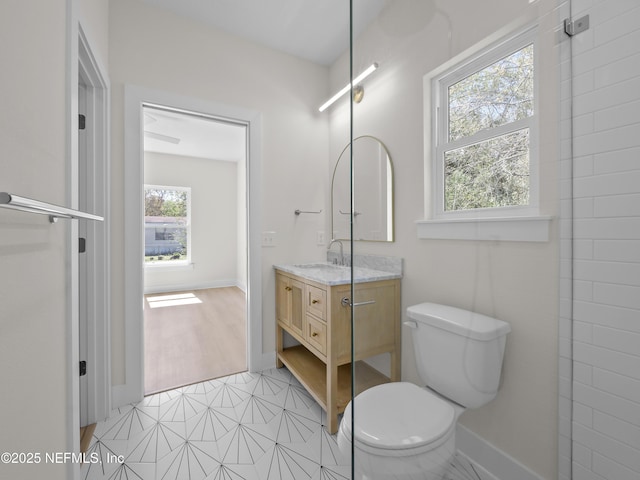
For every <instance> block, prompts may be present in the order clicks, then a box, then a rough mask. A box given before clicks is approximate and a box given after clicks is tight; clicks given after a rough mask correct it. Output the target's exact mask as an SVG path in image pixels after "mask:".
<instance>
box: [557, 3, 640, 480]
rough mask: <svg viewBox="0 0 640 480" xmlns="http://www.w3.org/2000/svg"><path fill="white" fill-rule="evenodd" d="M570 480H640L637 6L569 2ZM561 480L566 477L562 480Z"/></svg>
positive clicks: (639, 74)
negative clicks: (584, 24)
mask: <svg viewBox="0 0 640 480" xmlns="http://www.w3.org/2000/svg"><path fill="white" fill-rule="evenodd" d="M572 8H573V12H572V16H573V18H579V17H580V16H582V15H584V14H589V16H590V27H589V30H587V31H586V32H584V33H581V34H579V35H577V36H575V37H574V39H573V45H572V47H573V71H574V81H573V111H574V124H573V125H574V126H573V128H574V145H573V148H574V184H573V197H574V202H573V209H574V219H575V221H574V230H573V232H574V239H575V240H574V261H573V267H574V281H573V294H574V303H573V318H574V324H573V359H574V363H573V380H574V381H573V440H574V443H573V479H575V480H605V479H606V480H609V479H613V478H615V479H616V480H631V479H637V478H640V413H639V412H640V162H639V161H638V156H639V155H640V140H639V139H640V120H639V117H638V107H639V106H640V49H639V48H638V45H640V6H639V5H638V3H637V2H610V1H605V0H597V1H591V0H589V1H588V0H573V5H572ZM563 478H564V477H563Z"/></svg>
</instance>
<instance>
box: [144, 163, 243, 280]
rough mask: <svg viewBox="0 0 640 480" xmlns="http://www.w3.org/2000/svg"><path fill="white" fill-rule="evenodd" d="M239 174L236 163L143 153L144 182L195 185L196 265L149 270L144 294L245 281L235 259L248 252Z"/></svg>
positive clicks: (193, 246) (193, 258)
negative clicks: (241, 229)
mask: <svg viewBox="0 0 640 480" xmlns="http://www.w3.org/2000/svg"><path fill="white" fill-rule="evenodd" d="M237 176H238V165H237V163H235V162H224V161H219V160H210V159H204V158H194V157H181V156H176V155H164V154H159V153H153V152H145V155H144V178H145V183H147V184H150V185H170V186H177V187H190V188H191V262H192V264H193V265H190V266H188V267H180V268H171V267H170V268H169V269H166V268H163V267H149V268H145V271H144V288H145V292H169V291H176V290H182V289H198V288H215V287H222V286H230V285H237V286H241V285H242V278H241V275H239V272H238V271H237V268H238V260H237V257H238V255H245V256H246V251H239V248H238V247H239V242H238V237H237V233H238V223H242V222H244V221H245V217H246V212H244V211H243V212H239V210H238V179H237ZM240 246H241V245H240Z"/></svg>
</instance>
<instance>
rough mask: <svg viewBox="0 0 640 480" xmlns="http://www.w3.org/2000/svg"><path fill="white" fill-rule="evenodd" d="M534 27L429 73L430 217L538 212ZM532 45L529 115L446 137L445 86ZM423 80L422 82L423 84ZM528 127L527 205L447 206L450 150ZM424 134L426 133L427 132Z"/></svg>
mask: <svg viewBox="0 0 640 480" xmlns="http://www.w3.org/2000/svg"><path fill="white" fill-rule="evenodd" d="M536 37H537V28H536V26H529V27H528V28H526V29H524V30H522V31H519V32H517V33H515V34H512V35H510V36H507V37H504V38H502V39H501V40H499V41H497V42H495V43H493V44H491V45H489V46H487V47H484V48H482V49H480V50H478V51H476V52H474V53H472V54H470V55H467V56H466V57H465V58H464V59H463V60H461V61H457V62H456V63H455V64H453V65H452V66H451V67H449V68H447V69H446V70H444V71H442V72H440V73H439V74H437V75H434V76H433V77H431V80H430V82H428V83H429V84H430V89H431V105H430V106H429V109H428V110H427V109H425V113H426V114H429V115H431V118H432V119H433V120H432V122H431V125H432V128H431V132H430V150H431V151H430V152H429V154H430V155H429V154H428V155H427V158H429V156H430V158H431V159H432V161H431V169H432V174H431V177H432V185H431V186H432V188H431V199H430V200H431V205H432V212H431V214H432V219H434V220H439V221H443V220H452V221H453V220H463V219H476V218H477V219H482V218H501V219H505V218H522V217H527V216H537V215H538V214H539V201H540V199H539V159H538V151H539V146H538V142H539V132H538V130H539V128H538V119H539V89H538V83H539V80H538V78H539V60H538V58H539V48H538V44H537V38H536ZM528 45H533V62H534V63H533V68H534V78H533V115H532V116H530V117H527V118H525V119H520V120H517V121H515V122H511V123H508V124H506V125H500V126H498V127H493V128H488V129H484V130H480V131H479V132H476V133H474V134H472V135H470V136H467V137H463V138H461V139H456V140H454V141H449V139H448V122H449V108H448V106H449V104H448V90H449V87H450V86H452V85H454V84H455V83H457V82H459V81H461V80H463V79H465V78H467V77H468V76H470V75H473V74H474V73H477V72H479V71H481V70H483V69H484V68H486V67H488V66H490V65H492V64H494V63H495V62H497V61H499V60H501V59H503V58H505V57H507V56H509V55H511V54H513V53H515V52H517V51H519V50H521V49H523V48H525V47H526V46H528ZM426 84H427V82H425V85H426ZM525 128H528V129H529V203H528V205H518V206H504V207H489V208H475V209H469V210H455V211H447V210H445V209H444V207H445V189H444V184H445V178H444V156H445V153H446V152H448V151H452V150H455V149H457V148H460V147H464V146H469V145H475V144H478V143H480V142H484V141H487V140H490V139H493V138H496V137H499V136H502V135H507V134H509V133H513V132H515V131H519V130H522V129H525ZM425 133H426V132H425Z"/></svg>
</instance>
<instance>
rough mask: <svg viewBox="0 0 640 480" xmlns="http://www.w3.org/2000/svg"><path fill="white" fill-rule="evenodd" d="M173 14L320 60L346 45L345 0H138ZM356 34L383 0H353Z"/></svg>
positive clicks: (326, 61)
mask: <svg viewBox="0 0 640 480" xmlns="http://www.w3.org/2000/svg"><path fill="white" fill-rule="evenodd" d="M143 2H145V3H147V4H149V5H153V6H156V7H161V8H164V9H166V10H169V11H171V12H173V13H175V14H177V15H182V16H184V17H187V18H191V19H194V20H198V21H201V22H204V23H206V24H208V25H211V26H213V27H215V28H219V29H221V30H224V31H226V32H229V33H232V34H234V35H238V36H240V37H243V38H246V39H248V40H252V41H254V42H256V43H259V44H262V45H266V46H268V47H270V48H273V49H275V50H280V51H282V52H286V53H289V54H291V55H295V56H297V57H301V58H304V59H307V60H310V61H312V62H314V63H318V64H321V65H327V66H328V65H331V64H333V63H334V62H335V60H336V59H337V58H338V57H339V56H340V55H341V54H342V53H344V52H346V51H347V49H348V48H349V2H348V0H206V1H205V0H143ZM353 3H354V6H353V18H354V22H353V29H354V36H357V35H358V34H359V33H360V32H361V31H362V30H363V29H364V28H365V27H366V26H367V25H368V24H369V23H370V22H371V21H372V20H373V19H374V18H375V17H376V16H377V15H378V14H379V13H380V11H381V10H382V7H383V6H384V5H385V0H360V1H355V2H353Z"/></svg>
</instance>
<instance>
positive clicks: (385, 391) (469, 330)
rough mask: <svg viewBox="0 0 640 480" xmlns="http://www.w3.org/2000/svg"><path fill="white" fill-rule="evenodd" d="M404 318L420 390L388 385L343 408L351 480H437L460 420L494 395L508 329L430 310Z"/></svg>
mask: <svg viewBox="0 0 640 480" xmlns="http://www.w3.org/2000/svg"><path fill="white" fill-rule="evenodd" d="M407 316H408V317H409V319H410V320H408V321H407V322H405V325H406V326H408V327H410V328H411V329H412V330H411V334H412V339H413V347H414V351H415V357H416V362H417V368H418V373H419V375H420V378H421V379H422V381H423V382H424V383H425V385H426V388H421V387H419V386H417V385H415V384H413V383H409V382H393V383H386V384H383V385H378V386H375V387H372V388H370V389H368V390H365V391H364V392H362V393H360V394H359V395H357V396H356V397H355V399H353V400H352V401H351V402H349V404H348V405H347V407H346V409H345V411H344V415H343V417H342V420H341V422H340V428H339V429H338V445H339V447H340V450H341V451H342V453H343V454H344V455H345V456H346V457H347V458H348V457H350V456H351V442H352V439H355V441H354V451H355V455H354V462H355V472H356V476H355V478H356V479H361V480H384V479H397V480H404V479H406V480H408V479H411V480H416V479H421V480H441V479H442V478H443V475H444V474H445V472H446V470H447V468H448V466H449V464H450V461H451V459H452V457H453V456H454V454H455V451H456V448H455V428H456V422H457V420H458V417H459V416H460V414H461V413H462V412H463V411H464V410H465V409H467V408H471V409H473V408H478V407H481V406H482V405H485V404H486V403H488V402H490V401H491V400H493V399H494V398H495V396H496V394H497V392H498V387H499V383H500V372H501V370H502V359H503V356H504V349H505V343H506V336H507V333H509V332H510V331H511V327H510V326H509V324H508V323H506V322H503V321H501V320H497V319H495V318H491V317H488V316H485V315H481V314H479V313H474V312H470V311H467V310H462V309H459V308H455V307H451V306H447V305H439V304H435V303H421V304H419V305H414V306H412V307H409V308H408V309H407ZM352 404H355V416H354V413H353V412H354V408H353V407H352Z"/></svg>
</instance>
